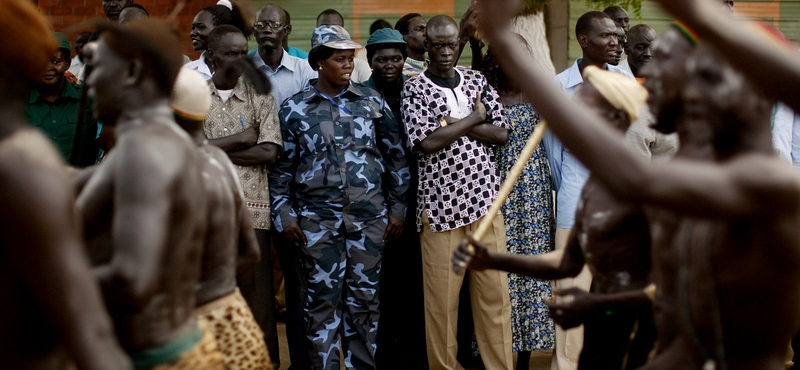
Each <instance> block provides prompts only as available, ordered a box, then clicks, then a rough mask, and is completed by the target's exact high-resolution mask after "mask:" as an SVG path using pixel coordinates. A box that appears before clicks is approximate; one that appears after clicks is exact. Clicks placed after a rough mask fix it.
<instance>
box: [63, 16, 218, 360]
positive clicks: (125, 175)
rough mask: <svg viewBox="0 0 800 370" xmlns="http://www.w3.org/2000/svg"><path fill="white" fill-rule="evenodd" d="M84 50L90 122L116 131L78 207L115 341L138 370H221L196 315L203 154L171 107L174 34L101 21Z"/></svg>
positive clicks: (157, 26)
mask: <svg viewBox="0 0 800 370" xmlns="http://www.w3.org/2000/svg"><path fill="white" fill-rule="evenodd" d="M90 45H91V47H92V49H90V50H89V53H88V54H87V61H88V65H89V66H91V67H92V69H93V71H92V73H91V74H90V75H89V77H88V79H87V81H86V85H87V87H88V88H89V95H90V96H92V97H93V98H94V99H95V106H94V107H95V108H94V109H95V114H96V116H97V119H98V120H100V121H102V122H105V123H106V124H112V125H114V126H116V128H117V129H116V133H117V144H116V146H115V147H114V150H113V151H112V152H111V153H109V155H108V156H107V157H106V159H105V161H103V162H102V163H101V164H100V165H99V167H98V168H97V169H96V170H95V172H94V174H93V176H92V177H91V178H90V179H89V181H88V183H87V184H86V186H85V187H84V189H83V191H82V192H81V195H80V197H79V198H78V204H79V207H80V210H81V212H82V215H83V217H84V220H85V221H86V227H85V230H86V237H87V240H89V241H90V243H92V245H90V247H91V248H92V249H93V250H94V252H95V253H97V254H101V253H102V254H105V255H104V256H103V257H105V258H103V259H100V261H99V262H100V266H99V267H97V268H96V271H95V274H96V276H97V278H98V279H99V280H100V285H101V288H102V289H103V293H104V296H105V301H106V304H107V305H108V307H109V311H110V312H111V315H112V318H113V320H114V324H115V327H116V330H117V335H118V336H119V339H120V342H121V344H122V346H123V347H124V348H125V350H127V352H128V353H129V354H130V356H131V359H132V360H133V364H134V366H135V368H137V369H159V370H161V369H164V370H167V369H170V370H171V369H195V370H197V369H202V370H205V369H208V370H212V369H213V370H217V369H220V370H221V369H224V366H225V365H224V363H223V361H222V356H221V355H220V353H219V350H218V348H217V344H216V341H214V337H213V335H212V334H211V333H210V332H208V331H204V330H202V329H201V328H200V327H199V326H198V324H197V322H196V321H195V317H194V313H193V312H194V308H195V294H196V290H195V286H196V285H197V283H198V278H199V275H200V263H201V257H202V245H203V244H202V237H203V236H204V235H205V224H206V201H205V199H206V197H205V196H203V194H204V189H203V179H202V173H201V170H202V166H203V165H202V157H201V156H200V155H199V153H198V151H197V149H196V147H195V144H194V143H193V142H192V141H191V139H190V138H189V136H188V135H187V134H186V133H185V132H184V131H183V130H181V128H180V127H179V126H178V125H177V124H175V121H174V119H173V115H172V111H171V110H170V105H169V97H170V95H171V92H172V87H173V84H174V82H175V78H176V76H177V75H178V71H179V69H180V66H181V59H182V57H181V54H180V44H179V41H178V35H177V33H176V32H175V31H174V30H173V29H172V28H171V26H170V25H169V24H167V23H166V22H163V21H157V20H151V19H142V20H138V21H136V22H130V23H128V24H126V25H125V26H118V25H111V24H106V25H103V26H101V36H100V39H99V41H98V42H97V43H96V44H90ZM89 47H90V46H88V45H87V46H86V48H89ZM98 252H99V253H98ZM96 257H97V256H96Z"/></svg>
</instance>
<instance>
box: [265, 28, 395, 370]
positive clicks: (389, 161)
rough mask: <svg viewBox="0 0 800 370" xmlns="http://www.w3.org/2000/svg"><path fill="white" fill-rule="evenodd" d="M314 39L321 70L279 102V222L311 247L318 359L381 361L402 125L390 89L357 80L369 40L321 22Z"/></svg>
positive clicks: (322, 365)
mask: <svg viewBox="0 0 800 370" xmlns="http://www.w3.org/2000/svg"><path fill="white" fill-rule="evenodd" d="M311 43H312V49H311V52H310V53H309V58H308V61H309V64H311V66H312V68H314V69H315V70H317V71H318V72H319V79H318V80H311V82H310V84H309V86H308V87H306V89H304V90H303V91H301V92H299V93H297V94H296V95H294V96H293V97H291V98H289V99H288V100H287V101H286V102H285V103H284V104H283V105H282V106H281V109H280V114H279V116H280V121H281V133H282V134H283V140H284V145H283V148H284V152H283V154H282V155H281V157H280V158H279V159H278V161H277V163H276V164H275V167H274V168H273V170H272V171H270V183H269V187H270V195H271V198H272V212H273V218H274V225H275V227H276V229H277V230H278V231H280V232H282V233H283V234H284V235H285V236H286V237H287V238H288V239H289V240H293V241H295V242H296V243H297V244H298V245H299V246H300V248H301V249H302V251H303V253H304V256H305V259H304V266H305V267H306V271H307V273H308V275H307V277H308V280H307V287H306V296H307V300H306V306H305V312H306V323H307V335H308V338H309V340H310V342H311V352H312V353H311V363H312V368H314V369H325V370H332V369H336V370H338V369H339V367H340V362H341V359H340V355H339V349H340V348H341V349H342V350H343V351H344V356H345V359H344V361H345V365H346V367H347V368H348V369H375V337H376V333H377V329H378V294H379V284H378V276H379V272H380V266H381V257H382V254H383V246H384V242H385V241H386V240H388V239H392V238H395V237H397V236H398V235H399V234H400V232H401V231H402V229H403V219H404V218H405V208H406V206H405V200H404V195H405V191H406V189H407V188H408V183H409V176H410V175H409V170H408V166H407V164H406V159H405V152H404V150H403V145H402V137H401V128H400V126H399V124H398V121H397V120H396V118H395V117H394V115H393V114H392V111H391V109H390V108H389V106H388V105H387V103H386V102H385V101H384V98H383V96H382V95H381V93H379V92H378V91H377V90H374V89H372V88H369V87H366V86H363V85H360V84H355V83H352V82H350V75H351V73H352V72H353V57H354V51H355V49H359V48H361V45H359V44H357V43H355V42H353V41H352V40H351V39H350V35H349V34H348V33H347V31H345V30H344V28H342V27H339V26H322V27H318V28H317V29H315V30H314V33H313V35H312V38H311ZM340 335H341V340H342V342H343V343H340Z"/></svg>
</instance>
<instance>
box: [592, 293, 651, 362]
mask: <svg viewBox="0 0 800 370" xmlns="http://www.w3.org/2000/svg"><path fill="white" fill-rule="evenodd" d="M583 327H584V334H583V351H582V352H581V356H580V358H579V359H578V369H580V370H586V369H623V367H622V363H623V361H624V359H625V358H626V356H627V362H626V365H625V367H624V369H637V368H639V367H641V366H642V365H644V363H645V362H646V361H647V356H648V354H649V353H650V351H651V350H652V349H653V343H654V342H655V338H656V329H655V324H654V323H653V312H652V310H651V309H650V308H649V307H647V308H630V309H613V310H603V311H601V312H597V313H595V314H593V315H591V316H589V317H588V318H587V319H586V321H585V322H584V326H583ZM633 330H636V336H635V337H634V338H633V340H631V333H632V332H633Z"/></svg>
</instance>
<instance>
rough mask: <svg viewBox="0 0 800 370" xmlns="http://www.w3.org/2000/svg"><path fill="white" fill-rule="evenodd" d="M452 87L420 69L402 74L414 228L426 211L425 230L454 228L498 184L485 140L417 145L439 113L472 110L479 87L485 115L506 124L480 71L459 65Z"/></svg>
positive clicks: (488, 200)
mask: <svg viewBox="0 0 800 370" xmlns="http://www.w3.org/2000/svg"><path fill="white" fill-rule="evenodd" d="M456 73H458V74H459V75H460V82H459V84H458V85H457V86H456V87H455V88H454V89H449V88H446V87H441V86H439V85H436V84H435V83H433V81H431V80H430V79H429V78H428V77H427V76H426V75H425V74H424V73H422V74H420V75H419V76H417V77H414V78H412V79H410V80H408V81H407V82H406V83H405V86H404V88H403V94H402V100H403V103H402V107H401V111H402V116H403V123H404V125H405V129H406V133H407V135H408V147H409V148H412V150H414V151H416V152H417V153H419V170H418V171H419V190H418V191H417V203H418V205H419V206H418V208H417V232H420V231H422V212H427V216H428V219H429V220H430V225H431V231H433V232H441V231H447V230H453V229H457V228H459V227H462V226H465V225H468V224H470V223H473V222H475V221H477V220H478V219H480V218H481V217H483V215H484V214H486V212H487V211H488V209H489V206H491V204H492V201H493V200H494V198H495V196H496V195H497V192H498V190H499V188H500V176H499V174H498V172H497V169H496V167H495V164H494V161H493V154H494V153H493V150H492V148H491V146H489V145H487V144H484V143H481V142H479V141H477V140H474V139H472V138H469V137H467V136H466V135H465V136H462V137H460V138H459V139H458V140H456V141H454V142H453V143H451V144H450V145H449V146H447V147H446V148H444V149H442V150H439V151H438V152H435V153H431V154H424V153H421V152H420V151H419V145H420V143H421V142H422V141H423V140H425V138H427V137H428V135H430V134H431V133H433V132H434V131H436V130H437V129H439V128H440V127H442V126H441V124H440V119H441V118H442V117H444V116H453V117H456V118H463V117H464V116H465V115H464V113H466V112H472V110H473V108H474V105H475V99H476V97H477V95H478V93H481V94H482V95H481V101H482V102H483V104H484V105H485V106H486V119H487V122H490V123H492V124H494V125H496V126H498V127H502V128H505V129H510V128H511V127H510V126H509V124H508V122H507V121H506V118H505V116H504V115H503V104H502V103H501V102H500V97H499V96H498V94H497V92H496V91H495V90H494V89H493V88H492V87H491V86H489V84H488V83H487V82H486V78H484V77H483V75H482V74H481V73H480V72H476V71H472V70H459V69H456Z"/></svg>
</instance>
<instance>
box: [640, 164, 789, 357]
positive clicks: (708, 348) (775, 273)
mask: <svg viewBox="0 0 800 370" xmlns="http://www.w3.org/2000/svg"><path fill="white" fill-rule="evenodd" d="M769 160H773V159H769ZM774 160H777V159H774ZM787 170H789V171H791V169H790V168H788V166H787ZM799 224H800V216H798V215H792V214H787V212H781V211H780V210H776V212H774V213H770V214H759V215H752V216H751V217H747V218H740V219H728V220H709V219H702V218H697V217H685V216H684V217H680V218H679V217H677V216H675V214H673V213H671V212H670V211H668V210H658V209H654V210H653V211H652V212H651V228H653V230H654V231H653V233H652V234H653V238H654V251H653V253H654V258H655V261H657V262H654V269H653V270H654V280H655V282H656V285H657V287H658V290H657V295H656V301H655V320H656V325H657V327H658V330H659V344H660V346H661V349H662V354H661V356H659V357H657V358H656V360H655V361H654V362H653V363H651V364H649V365H648V366H647V367H646V368H647V369H692V368H697V369H699V368H701V367H702V365H703V362H704V359H705V358H709V357H710V358H720V357H723V356H724V358H725V359H726V363H727V368H728V369H781V368H783V361H784V357H785V350H786V346H787V344H788V343H789V341H790V340H791V338H792V336H793V335H794V334H796V333H797V330H798V328H800V317H798V315H797V312H798V310H800V295H798V294H793V293H791V292H797V291H798V290H800V274H798V273H797V272H798V271H800V235H798V234H799V233H800V228H799V227H798V225H799ZM723 328H724V329H723ZM723 343H724V346H722V345H721V344H723ZM717 368H720V367H719V364H718V365H717Z"/></svg>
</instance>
